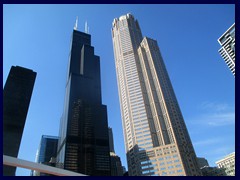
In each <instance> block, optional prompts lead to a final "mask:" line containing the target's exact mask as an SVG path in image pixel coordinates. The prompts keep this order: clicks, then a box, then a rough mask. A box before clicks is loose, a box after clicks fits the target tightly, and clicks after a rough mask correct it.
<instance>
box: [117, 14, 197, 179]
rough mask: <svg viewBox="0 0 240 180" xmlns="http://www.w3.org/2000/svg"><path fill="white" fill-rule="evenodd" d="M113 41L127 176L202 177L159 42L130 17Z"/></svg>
mask: <svg viewBox="0 0 240 180" xmlns="http://www.w3.org/2000/svg"><path fill="white" fill-rule="evenodd" d="M112 39H113V47H114V56H115V65H116V73H117V80H118V91H119V99H120V107H121V116H122V124H123V131H124V140H125V150H126V153H127V163H128V171H129V175H130V176H140V175H147V176H149V175H153V176H185V175H190V176H197V175H201V172H200V170H199V168H198V164H197V159H196V155H195V152H194V149H193V146H192V143H191V139H190V137H189V135H188V131H187V129H186V125H185V123H184V120H183V117H182V114H181V111H180V108H179V106H178V103H177V99H176V97H175V94H174V91H173V88H172V85H171V82H170V79H169V77H168V73H167V70H166V67H165V65H164V62H163V59H162V56H161V53H160V50H159V48H158V45H157V41H155V40H153V39H150V38H147V37H144V38H143V37H142V33H141V29H140V27H139V24H138V22H137V20H135V19H134V17H133V15H131V14H127V15H123V16H121V17H120V18H115V19H114V21H113V27H112Z"/></svg>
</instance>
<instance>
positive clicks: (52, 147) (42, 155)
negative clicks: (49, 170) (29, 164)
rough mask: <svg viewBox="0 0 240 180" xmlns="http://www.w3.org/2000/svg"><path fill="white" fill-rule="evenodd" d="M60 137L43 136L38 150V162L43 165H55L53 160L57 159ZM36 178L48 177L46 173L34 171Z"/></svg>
mask: <svg viewBox="0 0 240 180" xmlns="http://www.w3.org/2000/svg"><path fill="white" fill-rule="evenodd" d="M57 148H58V137H56V136H47V135H43V136H42V138H41V141H40V144H39V148H38V150H37V155H36V162H37V163H41V164H47V165H51V164H52V165H53V166H55V163H54V162H52V161H54V160H53V159H56V157H57ZM33 175H34V176H47V174H45V173H39V172H36V171H34V172H33Z"/></svg>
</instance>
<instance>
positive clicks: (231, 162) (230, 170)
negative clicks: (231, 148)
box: [216, 152, 235, 176]
mask: <svg viewBox="0 0 240 180" xmlns="http://www.w3.org/2000/svg"><path fill="white" fill-rule="evenodd" d="M216 164H217V166H218V167H219V168H224V169H225V172H226V174H227V176H235V152H233V153H231V154H229V155H227V156H225V157H224V158H223V159H220V160H219V161H217V162H216Z"/></svg>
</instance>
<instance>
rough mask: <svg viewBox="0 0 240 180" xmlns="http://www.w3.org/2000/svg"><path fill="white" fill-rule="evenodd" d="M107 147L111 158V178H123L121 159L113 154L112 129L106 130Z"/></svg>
mask: <svg viewBox="0 0 240 180" xmlns="http://www.w3.org/2000/svg"><path fill="white" fill-rule="evenodd" d="M108 134H109V147H110V158H111V176H123V166H122V162H121V158H120V157H119V156H118V155H117V154H116V153H115V150H114V141H113V132H112V128H110V127H109V128H108Z"/></svg>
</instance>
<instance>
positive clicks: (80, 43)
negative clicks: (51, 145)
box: [57, 30, 110, 176]
mask: <svg viewBox="0 0 240 180" xmlns="http://www.w3.org/2000/svg"><path fill="white" fill-rule="evenodd" d="M71 43H72V44H71V51H70V57H69V67H68V73H67V83H66V94H65V102H64V112H63V115H62V118H61V123H60V131H59V136H60V141H59V147H58V156H57V164H61V165H62V167H63V168H64V169H67V170H71V171H75V172H79V173H83V174H86V175H96V176H104V175H110V155H109V139H108V122H107V107H106V106H105V105H102V97H101V80H100V59H99V56H96V55H94V48H93V47H92V46H91V36H90V35H89V34H86V33H82V32H79V31H77V30H73V34H72V42H71Z"/></svg>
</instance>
